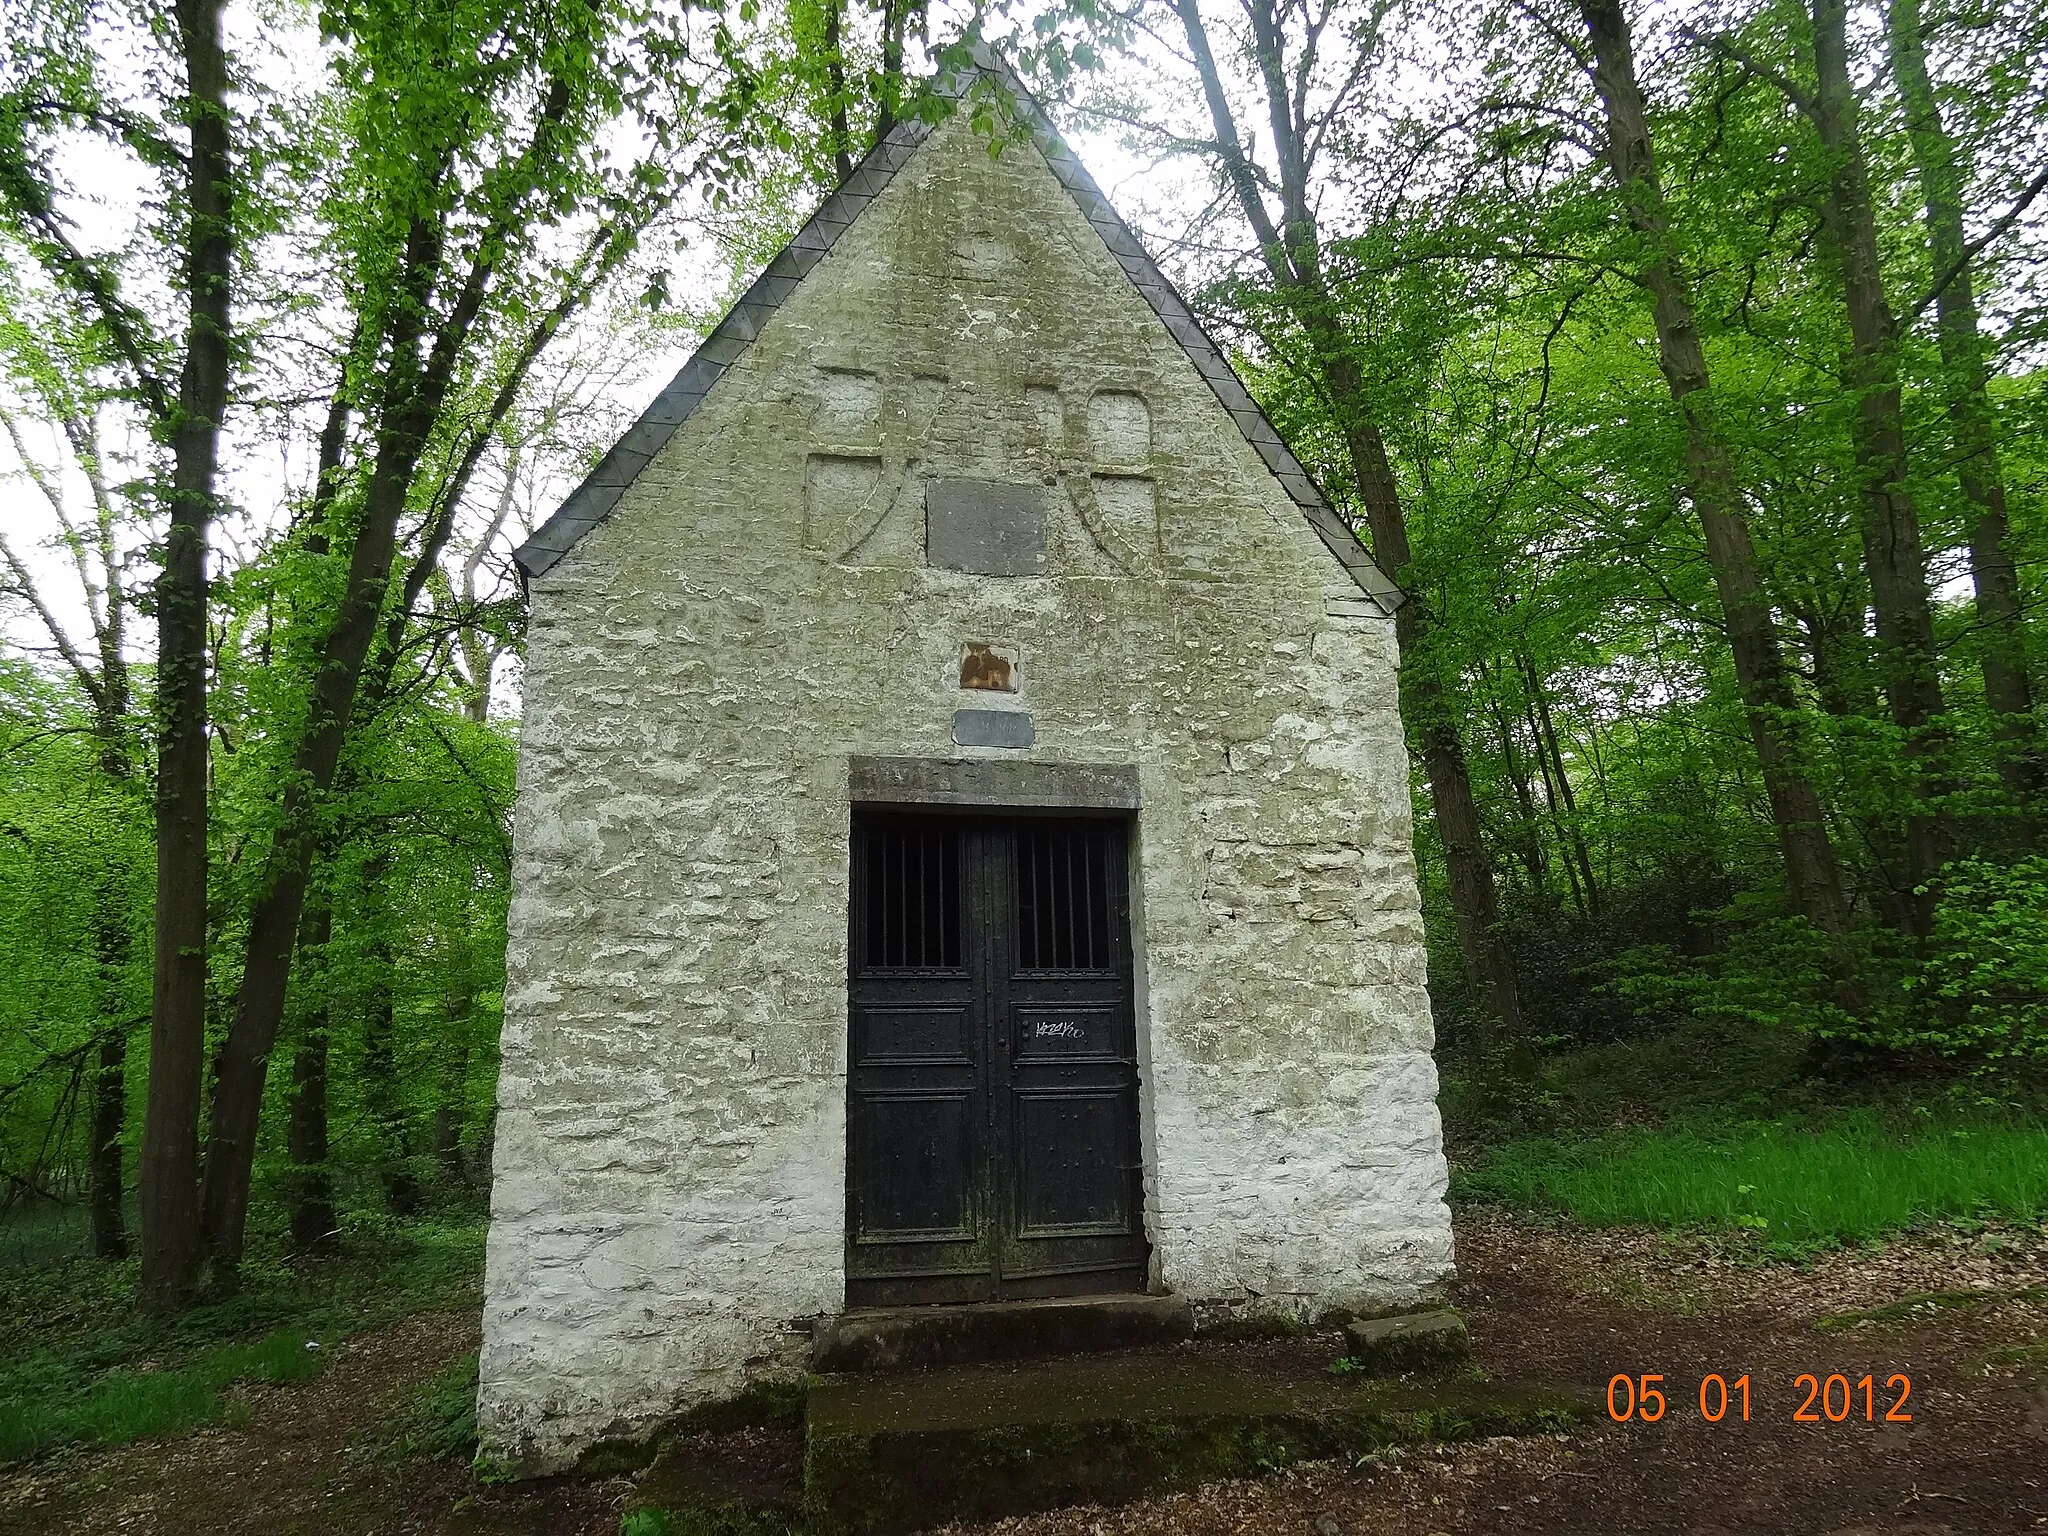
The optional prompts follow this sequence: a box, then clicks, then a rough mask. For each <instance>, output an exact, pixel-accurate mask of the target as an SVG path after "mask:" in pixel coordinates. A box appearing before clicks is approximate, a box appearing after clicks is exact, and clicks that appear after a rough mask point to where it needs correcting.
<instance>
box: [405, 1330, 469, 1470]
mask: <svg viewBox="0 0 2048 1536" xmlns="http://www.w3.org/2000/svg"><path fill="white" fill-rule="evenodd" d="M476 1382H477V1357H476V1355H475V1353H474V1352H472V1353H470V1354H467V1355H464V1356H463V1357H462V1358H461V1359H460V1360H456V1361H453V1362H452V1363H450V1364H449V1365H448V1367H447V1368H446V1369H445V1370H443V1371H441V1372H440V1373H439V1374H438V1375H436V1376H434V1377H433V1378H432V1379H430V1380H428V1381H426V1382H423V1383H422V1384H421V1385H420V1386H419V1387H417V1388H416V1389H415V1390H414V1391H413V1393H412V1394H411V1397H410V1398H409V1400H408V1401H407V1403H406V1406H405V1408H404V1409H403V1410H402V1411H401V1412H400V1414H399V1415H398V1418H397V1421H396V1423H395V1424H394V1425H393V1427H392V1429H393V1432H392V1436H391V1449H392V1451H393V1453H394V1454H396V1455H397V1456H399V1457H401V1458H409V1457H413V1456H431V1457H433V1458H435V1459H436V1460H447V1459H450V1458H456V1457H459V1458H460V1459H462V1460H464V1461H468V1460H469V1459H471V1458H472V1457H474V1456H475V1455H476Z"/></svg>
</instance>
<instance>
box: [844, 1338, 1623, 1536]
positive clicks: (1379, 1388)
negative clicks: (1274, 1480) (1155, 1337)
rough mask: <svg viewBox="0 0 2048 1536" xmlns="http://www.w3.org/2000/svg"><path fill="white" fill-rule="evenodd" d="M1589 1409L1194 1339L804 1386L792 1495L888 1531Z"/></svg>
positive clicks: (1549, 1395) (1538, 1395) (848, 1529)
mask: <svg viewBox="0 0 2048 1536" xmlns="http://www.w3.org/2000/svg"><path fill="white" fill-rule="evenodd" d="M1591 1411H1592V1404H1591V1402H1590V1400H1587V1399H1585V1398H1583V1397H1582V1396H1580V1395H1575V1394H1572V1393H1569V1392H1564V1391H1560V1390H1556V1389H1552V1388H1546V1387H1540V1386H1533V1385H1503V1384H1500V1383H1495V1382H1488V1381H1483V1380H1480V1379H1478V1378H1476V1377H1470V1376H1468V1377H1462V1378H1458V1379H1455V1380H1439V1381H1413V1380H1410V1381H1398V1382H1396V1381H1385V1380H1364V1379H1358V1378H1338V1377H1334V1376H1331V1375H1330V1374H1329V1372H1328V1371H1327V1369H1325V1370H1324V1371H1323V1373H1322V1377H1321V1379H1317V1378H1315V1377H1311V1376H1308V1375H1306V1374H1303V1373H1299V1372H1297V1373H1295V1374H1294V1375H1292V1376H1290V1375H1288V1374H1287V1373H1286V1372H1275V1371H1273V1370H1270V1369H1259V1368H1257V1367H1256V1365H1255V1364H1252V1365H1248V1364H1247V1363H1246V1362H1245V1360H1244V1359H1243V1358H1242V1357H1233V1356H1231V1355H1229V1354H1227V1353H1226V1354H1207V1355H1205V1354H1204V1353H1203V1352H1202V1349H1201V1347H1200V1346H1195V1347H1193V1348H1182V1349H1179V1350H1161V1351H1153V1352H1149V1353H1135V1354H1122V1355H1094V1356H1080V1357H1076V1358H1072V1359H1063V1360H1042V1361H1032V1362H1029V1363H1026V1364H1017V1365H972V1366H956V1367H951V1368H947V1369H942V1370H933V1371H919V1372H911V1373H905V1374H901V1375H893V1376H891V1375H868V1376H859V1377H839V1378H833V1379H823V1380H818V1381H815V1382H814V1383H813V1384H812V1386H811V1389H810V1394H809V1399H808V1402H807V1404H806V1408H805V1422H806V1428H805V1448H804V1508H805V1512H806V1514H807V1516H808V1518H809V1520H810V1522H811V1526H812V1528H813V1529H814V1530H818V1531H822V1532H840V1533H858V1536H900V1533H903V1532H909V1531H916V1530H922V1529H924V1528H926V1527H928V1526H934V1525H939V1524H943V1523H945V1522H946V1521H948V1520H953V1519H992V1518H995V1517H998V1516H1002V1515H1009V1514H1022V1513H1026V1512H1029V1511H1032V1510H1038V1509H1048V1508H1055V1507H1058V1506H1060V1505H1065V1504H1073V1503H1082V1502H1091V1503H1115V1502H1119V1501H1123V1500H1128V1499H1131V1498H1134V1497H1137V1496H1139V1495H1141V1494H1144V1493H1149V1492H1152V1491H1155V1490H1158V1489H1162V1488H1170V1487H1177V1486H1187V1485H1190V1484H1193V1483H1198V1482H1207V1481H1211V1480H1214V1479H1217V1478H1230V1477H1244V1476H1249V1475H1254V1474H1256V1473H1259V1472H1263V1471H1266V1470H1269V1469H1271V1468H1274V1467H1278V1466H1283V1465H1285V1464H1287V1463H1289V1462H1294V1461H1303V1460H1312V1459H1317V1458H1322V1457H1330V1456H1336V1455H1341V1454H1347V1453H1358V1452H1363V1451H1370V1450H1377V1449H1380V1448H1382V1447H1385V1446H1389V1445H1395V1444H1401V1443H1405V1442H1409V1441H1418V1440H1453V1439H1467V1438H1472V1437H1477V1436H1484V1435H1498V1434H1521V1433H1535V1432H1539V1431H1548V1430H1555V1429H1563V1428H1566V1427H1569V1426H1570V1425H1571V1424H1573V1423H1574V1422H1577V1421H1578V1420H1579V1419H1581V1418H1583V1417H1585V1416H1587V1415H1588V1414H1590V1413H1591Z"/></svg>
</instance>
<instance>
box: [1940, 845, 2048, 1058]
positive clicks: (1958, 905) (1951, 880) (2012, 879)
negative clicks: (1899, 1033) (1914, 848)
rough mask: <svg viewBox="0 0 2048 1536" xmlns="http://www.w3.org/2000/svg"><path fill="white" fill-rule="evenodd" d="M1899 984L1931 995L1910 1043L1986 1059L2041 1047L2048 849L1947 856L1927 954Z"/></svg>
mask: <svg viewBox="0 0 2048 1536" xmlns="http://www.w3.org/2000/svg"><path fill="white" fill-rule="evenodd" d="M1907 985H1908V986H1909V987H1910V988H1912V989H1914V990H1916V991H1918V992H1920V993H1922V994H1924V995H1927V996H1929V997H1931V998H1934V999H1938V1000H1939V1002H1938V1005H1937V1006H1934V1007H1931V1008H1929V1009H1926V1010H1924V1011H1923V1012H1922V1013H1921V1014H1920V1015H1919V1016H1920V1017H1921V1018H1924V1019H1927V1020H1929V1021H1930V1023H1929V1025H1928V1026H1926V1027H1925V1028H1924V1029H1922V1030H1921V1031H1919V1032H1917V1033H1916V1034H1915V1035H1914V1036H1912V1037H1909V1038H1910V1039H1911V1043H1913V1044H1916V1045H1923V1046H1926V1047H1928V1048H1930V1049H1933V1050H1937V1051H1940V1052H1942V1053H1943V1054H1960V1053H1969V1054H1972V1055H1978V1056H1982V1057H1983V1058H1985V1059H1987V1060H1990V1061H2008V1060H2034V1061H2038V1060H2041V1059H2042V1058H2044V1057H2048V858H2044V857H2041V856H2040V855H2034V856H2032V857H2029V858H2024V859H2018V860H2015V861H2014V862H2013V863H2011V864H1997V863H1993V862H1990V861H1988V860H1983V859H1969V860H1965V861H1962V862H1960V863H1957V864H1952V865H1950V866H1949V867H1948V869H1947V871H1946V872H1945V875H1944V878H1943V881H1942V900H1941V908H1940V911H1939V915H1938V916H1937V917H1936V919H1935V927H1934V936H1933V942H1932V943H1931V944H1930V945H1929V952H1928V957H1927V960H1926V963H1925V964H1924V965H1922V966H1920V967H1919V968H1918V970H1917V971H1916V972H1915V973H1914V974H1913V975H1911V976H1910V977H1909V978H1908V980H1907Z"/></svg>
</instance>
